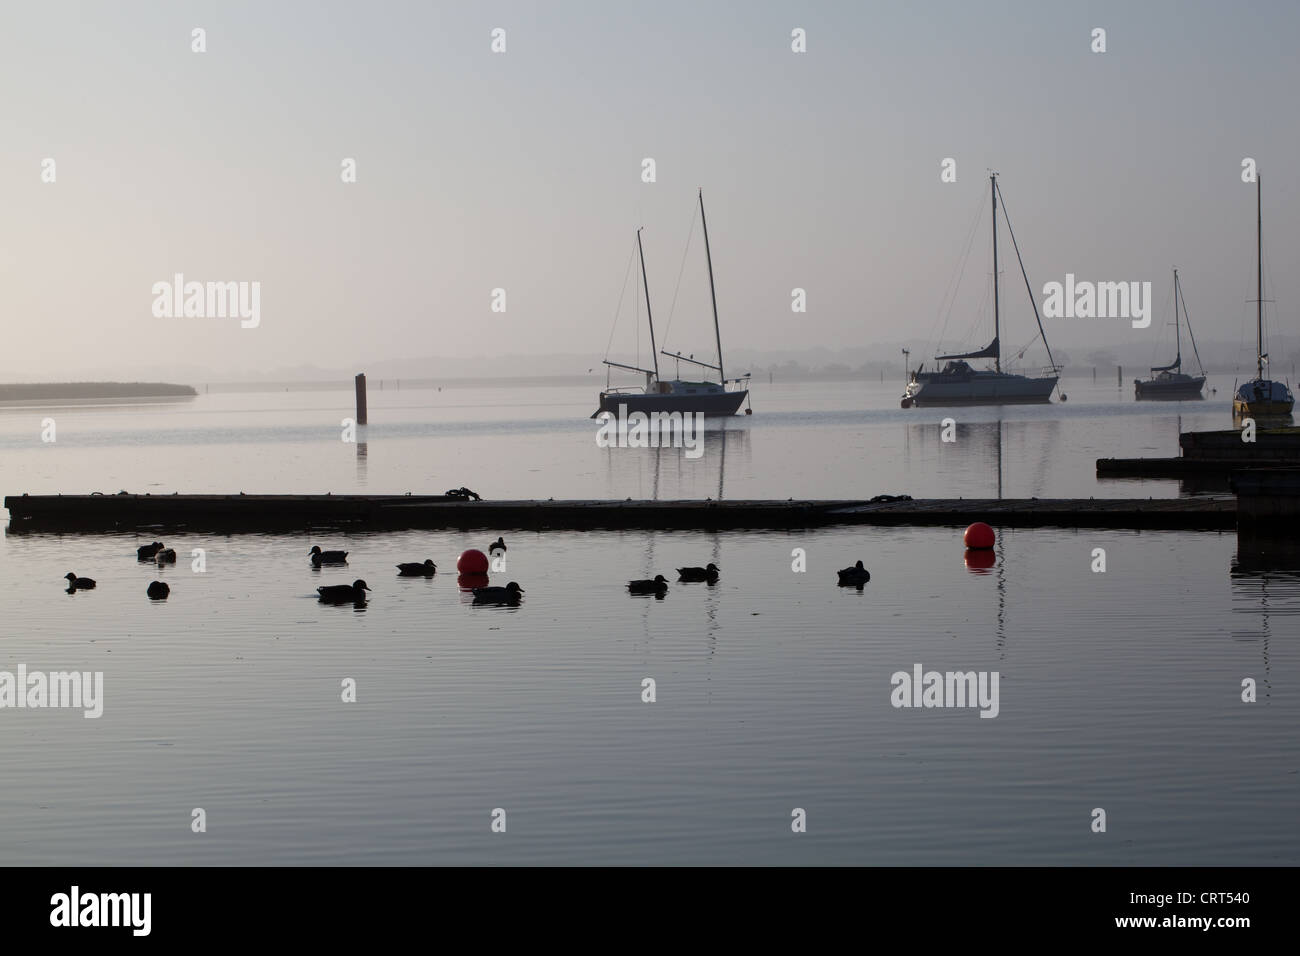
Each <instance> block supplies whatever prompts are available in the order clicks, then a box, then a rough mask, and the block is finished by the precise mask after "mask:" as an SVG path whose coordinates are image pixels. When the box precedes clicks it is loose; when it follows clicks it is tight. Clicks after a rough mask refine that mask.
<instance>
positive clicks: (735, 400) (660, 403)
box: [591, 189, 749, 418]
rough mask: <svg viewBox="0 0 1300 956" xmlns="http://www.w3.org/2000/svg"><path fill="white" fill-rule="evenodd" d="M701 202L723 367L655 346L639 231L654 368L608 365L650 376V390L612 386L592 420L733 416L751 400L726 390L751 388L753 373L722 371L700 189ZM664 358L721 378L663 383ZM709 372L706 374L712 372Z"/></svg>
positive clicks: (742, 392)
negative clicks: (667, 415) (640, 416)
mask: <svg viewBox="0 0 1300 956" xmlns="http://www.w3.org/2000/svg"><path fill="white" fill-rule="evenodd" d="M699 199H700V223H701V225H702V226H703V227H704V254H705V257H706V258H707V261H708V266H709V296H710V299H711V301H712V303H713V335H714V341H715V342H716V343H717V346H718V364H717V365H712V364H710V363H708V362H702V361H700V360H699V359H697V358H695V357H694V356H693V355H690V356H688V355H682V354H680V353H678V352H660V351H658V347H657V346H656V344H655V325H654V318H653V316H652V315H651V314H650V286H649V283H648V282H647V280H646V272H645V250H644V249H643V248H642V246H641V230H640V229H638V230H637V233H636V247H637V253H638V255H639V256H640V257H641V282H642V285H644V286H645V313H646V322H647V324H648V325H649V327H650V354H651V358H652V360H653V364H654V368H640V367H639V366H636V365H624V364H622V363H621V362H611V361H609V359H608V358H606V359H605V360H604V364H605V365H606V366H607V367H609V368H621V369H627V370H628V371H632V372H640V373H642V374H643V375H645V387H644V389H641V388H611V387H609V386H608V385H607V386H606V387H605V390H604V391H602V392H601V393H600V406H599V407H598V408H597V409H596V411H595V412H593V413H592V415H591V417H592V418H596V417H598V416H600V415H605V414H610V415H617V414H619V412H620V409H622V410H625V411H626V413H627V414H629V415H630V414H631V413H632V412H643V413H645V414H652V413H656V412H667V413H672V412H680V413H682V414H683V415H690V414H694V413H696V412H702V413H703V414H705V415H710V416H722V415H734V414H736V412H737V411H739V410H740V406H741V405H742V404H744V402H745V399H746V398H748V397H749V389H748V388H736V389H728V388H727V386H728V385H738V386H741V385H748V384H749V374H748V373H746V374H745V375H743V376H741V377H739V378H732V379H729V378H727V376H726V373H725V372H724V371H723V365H722V332H721V331H720V330H719V327H718V294H717V290H716V289H715V288H714V285H713V253H712V252H711V250H710V249H709V224H708V221H707V220H706V219H705V218H704V190H703V189H701V190H700V193H699ZM661 354H662V355H666V356H668V357H669V358H672V359H676V360H677V361H678V362H679V363H680V362H687V363H689V364H691V365H696V366H699V367H700V368H701V369H708V370H711V371H714V372H717V373H718V380H717V381H716V382H713V381H708V380H701V381H684V380H682V379H676V378H675V379H662V378H660V376H659V356H660V355H661ZM705 374H706V375H707V372H706V373H705ZM748 412H749V410H748V409H746V414H748Z"/></svg>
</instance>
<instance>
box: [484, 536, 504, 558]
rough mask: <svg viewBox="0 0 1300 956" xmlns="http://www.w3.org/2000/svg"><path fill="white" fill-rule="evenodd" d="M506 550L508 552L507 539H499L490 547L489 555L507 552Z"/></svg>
mask: <svg viewBox="0 0 1300 956" xmlns="http://www.w3.org/2000/svg"><path fill="white" fill-rule="evenodd" d="M505 550H506V539H505V538H497V539H496V540H495V541H493V542H492V543H491V544H490V545H488V553H489V554H495V553H496V552H498V551H505Z"/></svg>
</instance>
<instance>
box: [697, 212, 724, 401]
mask: <svg viewBox="0 0 1300 956" xmlns="http://www.w3.org/2000/svg"><path fill="white" fill-rule="evenodd" d="M700 225H701V226H703V227H704V258H705V259H706V260H707V261H708V263H709V298H710V299H712V300H713V338H714V341H716V342H717V343H718V378H719V379H720V380H721V382H722V387H723V388H724V389H725V388H726V387H727V373H726V372H724V371H723V370H722V332H721V331H719V330H718V293H717V290H716V289H714V287H713V253H712V252H710V251H709V224H708V222H707V220H705V218H704V188H703V187H701V188H700Z"/></svg>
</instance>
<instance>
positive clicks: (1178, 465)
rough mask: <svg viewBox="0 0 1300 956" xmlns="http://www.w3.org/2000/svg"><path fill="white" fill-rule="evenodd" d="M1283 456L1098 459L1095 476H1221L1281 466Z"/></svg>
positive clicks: (1287, 463) (1287, 462)
mask: <svg viewBox="0 0 1300 956" xmlns="http://www.w3.org/2000/svg"><path fill="white" fill-rule="evenodd" d="M1288 465H1290V466H1291V467H1294V466H1295V462H1293V461H1287V460H1286V459H1282V458H1251V459H1241V458H1098V459H1097V477H1098V478H1196V477H1203V476H1222V477H1223V478H1224V479H1225V480H1226V479H1227V477H1228V476H1229V475H1230V474H1232V473H1233V472H1236V471H1243V470H1246V469H1249V468H1282V467H1285V466H1288Z"/></svg>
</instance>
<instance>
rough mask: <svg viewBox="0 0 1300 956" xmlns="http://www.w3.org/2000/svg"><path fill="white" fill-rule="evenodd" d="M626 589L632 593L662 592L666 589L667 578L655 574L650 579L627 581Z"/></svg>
mask: <svg viewBox="0 0 1300 956" xmlns="http://www.w3.org/2000/svg"><path fill="white" fill-rule="evenodd" d="M627 589H628V591H630V592H631V593H633V594H664V593H665V592H667V590H668V579H667V578H666V577H664V576H663V575H662V574H656V575H655V576H654V580H651V581H628V582H627Z"/></svg>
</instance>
